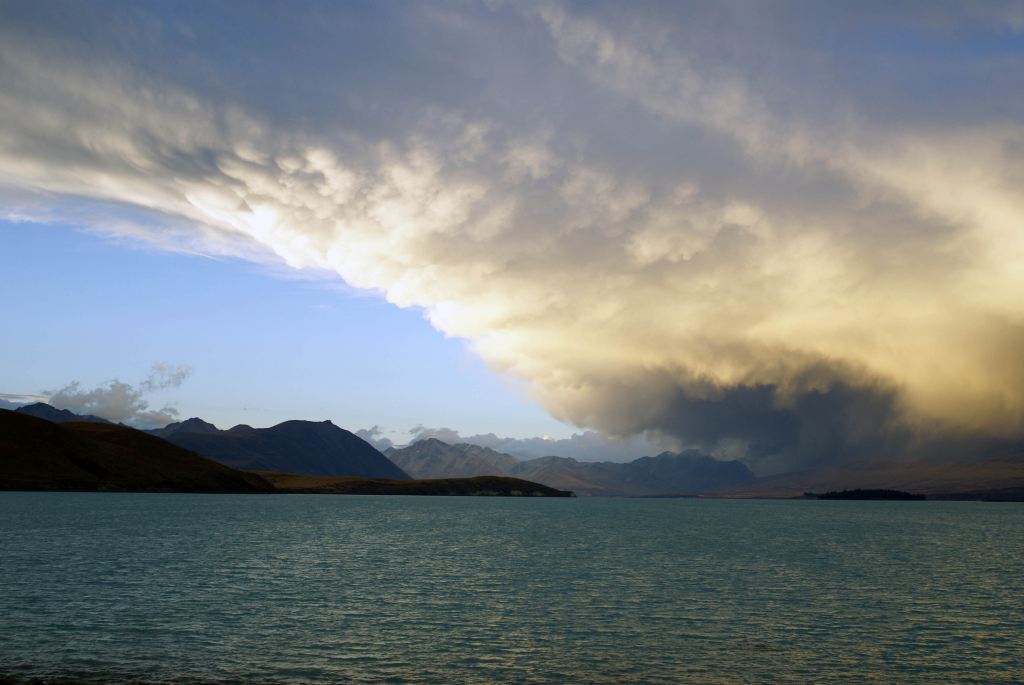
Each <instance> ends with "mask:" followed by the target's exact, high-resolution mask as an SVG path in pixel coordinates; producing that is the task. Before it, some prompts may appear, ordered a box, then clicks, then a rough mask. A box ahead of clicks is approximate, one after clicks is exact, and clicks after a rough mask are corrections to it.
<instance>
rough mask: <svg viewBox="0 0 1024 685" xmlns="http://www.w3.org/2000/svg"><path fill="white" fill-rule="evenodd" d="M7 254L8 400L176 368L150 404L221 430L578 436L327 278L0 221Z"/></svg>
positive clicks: (398, 314)
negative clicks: (181, 372) (330, 425)
mask: <svg viewBox="0 0 1024 685" xmlns="http://www.w3.org/2000/svg"><path fill="white" fill-rule="evenodd" d="M0 246H2V249H0V272H2V273H3V274H4V281H5V290H6V291H7V292H8V294H9V296H8V297H5V298H4V305H3V320H4V329H5V331H8V333H7V334H6V335H4V336H2V337H0V358H2V359H3V360H4V365H3V370H2V374H0V385H2V387H0V391H2V392H4V393H9V394H45V391H46V390H53V389H56V388H60V387H62V386H64V385H66V384H67V383H68V382H70V381H72V380H78V381H80V382H81V383H82V385H83V386H85V387H94V386H100V385H103V384H105V383H106V382H107V381H108V380H110V379H114V378H118V379H120V380H122V381H125V382H129V383H134V382H136V381H137V380H138V379H141V378H143V377H145V375H146V374H147V372H148V370H149V368H150V367H151V366H152V364H153V363H155V362H167V363H173V364H187V365H189V366H191V367H192V375H191V376H190V377H189V378H188V379H187V380H186V381H185V382H184V383H183V384H182V385H181V386H180V387H177V388H171V389H167V390H163V391H159V392H156V393H152V394H150V395H149V396H148V397H147V399H148V400H149V401H150V404H151V405H152V406H157V405H162V404H163V403H171V405H172V406H174V407H176V408H177V409H178V411H179V412H180V413H181V418H186V417H190V416H201V417H203V418H205V419H206V420H208V421H211V422H213V423H216V424H217V425H219V426H221V427H229V426H232V425H235V424H238V423H249V424H251V425H255V426H266V425H273V424H274V423H277V422H280V421H284V420H287V419H292V418H304V419H311V420H324V419H331V420H333V421H334V422H335V423H337V424H338V425H341V426H345V427H348V428H350V429H352V430H355V429H357V428H368V427H370V426H373V425H379V426H380V427H381V428H383V429H384V430H385V432H386V433H388V434H390V437H392V439H396V440H398V441H402V440H403V439H407V438H408V434H407V431H408V430H409V429H410V428H412V427H414V426H416V425H418V424H425V425H428V426H450V427H452V428H455V429H457V430H461V431H462V432H464V433H466V434H471V433H487V432H491V431H494V430H500V431H501V432H502V433H503V434H507V435H510V436H514V437H527V436H536V435H544V434H551V435H556V436H559V437H562V436H565V435H567V434H568V433H569V429H568V428H567V427H566V426H565V425H563V424H560V423H558V422H556V421H554V420H553V419H551V418H550V416H549V415H548V414H547V412H545V411H544V410H543V409H541V408H540V407H539V406H538V405H537V404H536V403H534V402H532V401H531V400H530V399H529V398H528V397H527V393H526V390H525V388H523V387H522V386H521V385H517V384H516V383H515V382H514V381H511V380H509V379H507V378H504V377H501V376H498V375H496V374H494V373H492V372H491V371H489V370H488V369H487V368H486V366H485V364H484V363H483V362H482V361H481V360H480V359H479V357H477V356H476V355H474V354H472V353H471V352H470V351H469V350H467V348H466V344H465V343H464V342H463V341H460V340H456V339H451V338H445V337H444V336H443V335H442V334H440V333H439V332H438V331H437V330H435V329H434V328H432V327H431V326H430V324H429V323H427V321H425V320H424V318H423V315H422V312H421V311H419V310H417V309H399V308H398V307H395V306H394V305H390V304H388V303H387V302H384V301H383V300H382V299H381V298H379V297H377V296H374V295H372V294H364V295H360V294H357V293H354V292H352V291H350V290H347V289H344V288H339V287H338V284H337V281H336V279H328V278H327V277H326V276H325V274H322V273H321V274H315V275H314V274H311V275H309V276H305V277H304V276H303V275H302V274H293V273H285V272H282V271H281V270H279V269H274V268H272V267H269V266H261V265H256V264H253V263H251V262H245V261H241V260H238V259H232V258H219V259H211V258H205V257H199V256H194V255H187V254H176V253H170V252H165V251H159V250H156V249H154V248H152V247H151V246H148V245H146V244H144V243H140V242H138V241H132V240H126V239H112V238H109V237H104V236H100V235H95V234H90V233H88V232H84V231H81V230H75V229H74V227H71V226H67V225H59V224H52V225H38V224H26V223H13V222H10V221H4V222H0ZM15 293H16V296H12V295H14V294H15Z"/></svg>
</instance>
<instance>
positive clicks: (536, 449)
mask: <svg viewBox="0 0 1024 685" xmlns="http://www.w3.org/2000/svg"><path fill="white" fill-rule="evenodd" d="M409 434H410V435H411V436H412V439H411V440H409V442H410V444H411V443H414V442H416V441H418V440H426V439H427V438H437V439H438V440H440V441H442V442H446V443H448V444H449V445H455V444H458V443H462V442H465V443H469V444H471V445H480V446H481V447H490V448H491V449H493V450H496V451H498V452H504V453H505V454H511V455H512V456H514V457H519V458H520V459H533V458H536V457H552V456H554V457H572V458H573V459H578V460H579V461H632V460H634V459H637V458H639V457H643V456H652V455H656V454H660V453H662V452H664V451H666V450H677V449H679V445H678V442H677V441H676V440H674V439H672V438H668V437H667V436H644V435H634V436H629V437H627V438H622V439H613V438H609V437H608V436H606V435H604V434H602V433H598V432H596V431H590V430H588V431H583V432H582V433H573V435H572V437H569V438H559V439H555V438H551V437H537V438H502V437H498V436H497V435H495V434H494V433H484V434H479V435H467V436H462V435H460V434H459V432H458V431H456V430H453V429H451V428H427V427H426V426H416V427H414V428H413V429H411V430H410V431H409Z"/></svg>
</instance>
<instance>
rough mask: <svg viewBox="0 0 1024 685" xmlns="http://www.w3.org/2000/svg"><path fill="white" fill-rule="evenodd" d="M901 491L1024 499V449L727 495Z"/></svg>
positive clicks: (778, 482) (859, 467)
mask: <svg viewBox="0 0 1024 685" xmlns="http://www.w3.org/2000/svg"><path fill="white" fill-rule="evenodd" d="M842 490H902V491H905V492H909V493H913V494H918V495H927V496H928V497H929V498H953V499H1024V453H1017V454H1009V455H1004V456H1000V457H991V458H984V459H971V460H944V459H932V460H909V461H894V460H881V459H877V460H871V461H861V462H855V463H852V464H846V465H843V466H836V467H832V468H827V469H820V470H815V471H801V472H798V473H785V474H781V475H777V476H769V477H766V478H759V479H757V480H755V481H751V482H749V483H746V484H744V485H743V486H741V487H737V488H731V489H729V490H726V491H724V492H723V493H722V494H723V495H725V496H731V497H799V496H800V495H802V494H803V493H805V492H818V493H822V492H828V491H842Z"/></svg>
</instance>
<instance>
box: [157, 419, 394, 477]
mask: <svg viewBox="0 0 1024 685" xmlns="http://www.w3.org/2000/svg"><path fill="white" fill-rule="evenodd" d="M148 432H149V433H150V434H151V435H155V436H158V437H161V438H163V439H164V440H167V441H168V442H170V443H172V444H175V445H177V446H179V447H184V448H185V449H189V450H192V451H193V452H196V453H198V454H201V455H203V456H204V457H209V458H210V459H214V460H216V461H219V462H220V463H222V464H225V465H227V466H230V467H232V468H236V469H245V470H249V471H282V472H285V473H292V474H297V475H304V476H355V477H360V478H388V479H392V480H409V475H408V474H406V473H405V472H404V471H403V470H402V469H400V468H399V467H397V466H395V465H394V464H393V463H392V462H391V461H390V460H389V459H388V458H387V457H385V456H384V455H383V454H381V453H380V452H379V451H377V449H376V448H375V447H373V446H372V445H371V444H370V443H368V442H366V441H365V440H363V439H362V438H360V437H358V436H356V435H355V434H353V433H350V432H349V431H347V430H345V429H344V428H338V427H337V426H335V425H334V424H333V423H331V422H330V421H321V422H315V421H285V422H284V423H279V424H277V425H276V426H272V427H270V428H253V427H251V426H245V425H240V426H235V427H234V428H230V429H228V430H220V429H218V428H217V427H216V426H214V425H213V424H212V423H207V422H206V421H203V420H202V419H196V418H193V419H189V420H187V421H182V422H180V423H172V424H170V425H167V426H165V427H163V428H159V429H156V430H151V431H148Z"/></svg>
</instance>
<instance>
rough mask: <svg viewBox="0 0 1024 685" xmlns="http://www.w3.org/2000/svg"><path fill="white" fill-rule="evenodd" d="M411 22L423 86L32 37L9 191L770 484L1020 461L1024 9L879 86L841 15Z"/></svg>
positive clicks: (528, 13)
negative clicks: (834, 463)
mask: <svg viewBox="0 0 1024 685" xmlns="http://www.w3.org/2000/svg"><path fill="white" fill-rule="evenodd" d="M97 11H99V10H97ZM240 11H241V10H240ZM403 11H404V13H405V14H408V15H411V16H396V17H392V18H391V19H392V22H393V25H397V26H405V25H409V26H416V27H417V30H416V31H412V32H410V33H409V34H408V35H405V34H403V36H404V38H405V39H406V42H404V43H398V44H391V43H388V42H387V41H380V44H382V45H383V44H389V45H392V48H391V49H393V50H397V51H404V52H402V56H403V58H404V59H405V61H406V62H407V63H409V64H417V65H420V66H418V67H417V69H419V70H420V71H418V72H417V74H416V79H414V80H413V82H410V83H408V84H401V86H400V87H399V86H396V85H395V83H394V78H395V76H394V72H393V71H389V68H390V67H389V65H390V64H392V63H393V60H394V59H395V56H394V55H392V54H383V53H381V54H377V53H372V52H371V53H367V54H362V53H359V54H357V55H356V54H347V53H342V54H333V53H331V54H326V53H325V54H321V53H322V52H323V51H324V50H325V49H326V48H323V47H322V46H321V47H320V48H318V47H316V46H317V44H316V43H310V49H309V50H307V51H306V52H304V53H302V54H301V55H294V54H291V53H288V54H280V55H273V56H272V57H273V58H274V59H276V61H275V62H274V63H273V66H274V68H277V69H280V70H281V74H287V76H282V75H278V76H275V72H274V71H273V69H271V65H270V64H269V63H268V65H267V71H266V72H265V76H264V77H265V78H266V79H267V80H266V82H261V83H259V84H255V82H253V81H251V79H250V78H249V76H250V74H248V73H245V74H242V73H236V72H233V71H231V67H230V66H226V65H222V64H219V63H216V62H213V61H210V57H209V55H210V54H213V53H215V52H216V51H214V50H211V46H210V45H204V44H202V43H201V41H199V42H197V41H196V39H194V36H195V35H197V34H196V31H198V30H200V29H201V27H199V26H198V25H197V26H193V27H191V29H190V33H182V35H183V36H186V37H185V38H182V37H181V36H178V35H177V34H176V33H175V29H174V28H173V27H174V26H176V24H175V23H174V22H173V21H171V20H167V19H161V18H160V17H148V18H147V19H146V21H141V20H140V23H139V25H138V26H135V25H132V24H131V22H130V21H129V20H127V19H119V21H117V22H113V21H110V22H107V23H104V21H96V22H94V24H95V25H93V24H89V23H87V22H85V23H83V24H82V26H85V27H86V28H82V26H78V25H76V26H77V28H76V29H75V30H76V31H78V32H82V33H87V28H88V27H89V26H91V27H92V28H91V29H88V30H91V31H93V34H89V35H87V36H86V37H85V38H84V39H79V40H75V39H74V35H72V33H73V32H72V33H68V32H67V31H63V32H62V30H61V29H60V27H54V26H51V25H50V24H49V23H47V22H45V21H42V20H40V19H39V18H38V17H35V16H34V15H32V13H31V12H28V11H26V12H23V13H22V14H23V15H24V16H22V15H18V16H12V17H11V20H10V21H7V22H4V23H3V26H4V28H3V29H0V31H2V34H0V38H2V40H0V85H2V88H0V121H2V122H3V124H2V126H0V169H2V172H0V185H2V186H4V188H5V189H6V190H5V197H8V198H12V200H11V202H12V203H16V204H18V206H16V207H13V209H12V211H18V212H22V213H26V212H27V213H31V208H32V206H33V205H37V204H39V203H40V202H43V203H45V204H46V205H47V207H48V211H50V212H58V213H61V212H62V213H63V214H64V215H66V216H67V217H71V218H76V217H77V219H78V220H79V221H82V222H86V221H90V216H86V215H83V214H82V211H81V207H80V202H81V198H88V199H89V200H91V201H92V202H93V203H94V205H93V208H94V210H95V206H99V207H107V208H111V207H116V206H131V207H133V208H140V209H144V210H147V211H149V212H150V213H151V219H150V220H149V221H138V222H133V223H132V224H131V225H130V226H124V228H122V229H111V228H110V225H104V227H105V230H108V231H109V230H117V231H120V232H128V233H131V234H132V235H135V236H148V237H149V238H150V239H152V240H154V241H155V242H157V243H158V244H165V245H181V244H187V246H188V249H193V250H198V251H203V250H212V251H216V252H218V253H237V254H242V255H246V256H253V255H258V254H259V253H260V251H261V250H263V251H265V252H266V253H270V254H274V255H276V256H277V258H279V259H280V260H282V261H283V262H285V263H286V264H288V265H289V266H292V267H295V268H304V267H316V268H320V269H330V270H333V271H335V272H337V273H338V274H339V276H340V277H341V278H343V279H344V280H345V281H346V282H347V283H349V284H350V285H352V286H354V287H357V288H364V289H369V290H373V291H377V292H379V293H381V294H382V295H383V296H384V297H386V298H387V299H388V300H389V301H391V302H393V303H395V304H397V305H399V306H403V307H407V306H419V307H423V308H424V309H425V311H426V312H427V315H428V317H429V319H430V321H431V322H432V323H433V324H434V326H436V327H437V328H438V329H439V330H440V331H442V332H444V333H445V334H446V335H451V336H458V337H463V338H466V339H468V340H470V341H472V343H473V346H474V349H475V350H476V351H477V352H478V353H479V354H480V355H481V356H482V357H483V358H484V359H486V360H487V361H488V362H489V363H490V364H491V365H492V366H493V367H494V368H496V369H498V370H500V371H503V372H505V373H509V374H514V375H516V376H519V377H520V378H523V379H525V380H526V381H527V382H528V383H529V385H530V387H531V388H532V391H533V394H534V396H535V397H536V398H537V399H538V400H539V401H540V402H541V403H542V404H543V405H544V406H545V407H547V408H548V409H549V410H550V411H551V412H552V414H553V415H554V416H555V417H557V418H559V419H561V420H565V421H568V422H571V423H573V424H576V425H578V426H583V427H591V428H596V429H599V430H601V431H603V432H605V433H606V434H608V435H611V436H619V437H626V436H631V435H638V434H643V433H648V434H653V433H660V434H663V435H665V436H669V437H670V438H671V439H673V440H674V441H676V442H678V443H679V444H680V445H681V446H684V447H697V448H700V449H704V450H708V451H712V452H714V453H716V454H721V455H723V456H731V457H742V458H745V459H747V460H748V461H749V462H751V463H752V464H754V465H755V466H758V467H759V468H761V469H762V470H764V471H770V470H779V469H783V468H796V467H803V466H808V465H812V464H814V463H816V462H819V461H821V460H830V459H831V460H840V459H847V458H857V457H867V456H886V455H892V456H897V455H900V454H905V453H908V452H915V451H916V452H926V453H927V452H932V451H934V450H936V449H938V448H939V447H940V446H941V445H944V444H954V443H955V444H956V445H958V448H960V449H967V450H970V449H979V448H980V446H983V445H989V444H997V443H1000V442H1001V441H1014V440H1021V439H1024V356H1022V355H1020V352H1019V351H1020V350H1021V349H1024V298H1022V297H1021V293H1024V231H1022V230H1021V226H1024V194H1022V193H1021V192H1020V188H1021V187H1022V186H1024V123H1022V122H1024V101H1022V100H1021V99H1020V95H1019V93H1020V92H1022V90H1021V89H1020V88H1019V85H1020V83H1019V74H1020V73H1022V71H1024V56H1022V55H1021V54H1020V52H1019V50H1018V51H1014V49H1013V48H1012V47H1010V48H1004V49H1003V52H1000V53H999V54H996V55H993V54H992V52H991V51H989V52H986V51H984V50H978V49H974V48H975V47H976V46H972V45H971V44H969V41H971V40H976V38H975V37H976V36H978V35H981V36H985V35H1005V34H1007V33H1009V34H1013V33H1014V32H1017V34H1016V35H1019V32H1020V31H1021V24H1020V22H1019V17H1018V16H1017V15H1016V14H1014V13H1013V12H1007V11H1005V8H1004V6H1002V5H986V4H978V5H974V6H972V8H970V10H961V9H960V8H957V7H955V6H946V5H942V4H936V5H934V6H929V7H925V8H923V9H920V10H913V9H908V8H905V9H901V10H899V11H898V12H896V13H895V14H893V15H892V16H889V17H886V18H885V20H884V23H885V30H886V31H888V32H893V31H896V32H900V31H902V32H904V33H906V34H908V35H911V34H912V37H913V38H914V40H915V41H917V42H916V43H914V44H918V45H919V44H922V42H924V43H926V44H928V45H933V46H935V47H936V50H935V51H934V52H935V53H936V54H941V55H943V56H942V57H937V58H936V60H937V61H936V62H935V63H934V64H933V63H928V62H924V63H922V61H921V59H919V54H906V55H905V54H902V53H901V52H900V51H899V50H898V49H895V48H892V47H891V41H890V43H887V44H886V45H888V46H889V47H887V48H886V50H888V52H887V53H885V54H884V56H885V62H884V69H881V68H879V65H877V64H876V63H874V62H873V61H872V60H874V59H876V58H877V53H874V52H872V51H871V49H870V47H869V48H864V47H862V46H864V45H867V46H872V45H874V46H876V47H877V46H878V45H879V42H880V41H881V40H882V38H881V36H882V35H883V34H882V33H879V31H878V29H879V24H878V19H877V17H875V16H874V15H873V14H872V13H871V12H864V13H861V14H858V13H857V12H856V11H852V10H848V9H834V10H832V9H827V8H821V9H815V10H814V11H811V10H807V11H804V10H801V11H800V12H799V13H798V15H799V16H797V15H794V14H793V12H792V11H791V10H788V9H786V7H784V6H778V7H772V8H768V7H765V8H759V6H755V7H751V8H748V9H747V10H744V11H741V12H738V11H735V10H734V9H731V8H730V7H726V6H724V5H722V6H718V7H712V6H703V7H696V8H687V7H684V6H679V7H668V8H666V7H660V6H656V5H649V6H647V5H645V6H639V7H635V8H634V9H633V10H632V11H631V12H630V13H628V14H627V13H626V9H625V7H624V6H623V7H619V8H616V7H614V6H612V7H610V8H609V7H597V6H594V7H591V8H582V9H581V8H576V7H572V6H569V5H562V4H559V3H551V4H548V3H542V4H536V5H529V6H525V7H524V6H521V5H518V4H516V5H514V6H506V5H502V4H500V3H494V4H490V5H485V6H480V7H475V8H462V10H461V11H456V10H450V9H446V8H438V7H431V8H416V7H409V8H406V9H405V10H403ZM833 11H834V12H836V13H838V14H842V15H843V16H833V15H830V14H829V12H833ZM12 14H17V13H13V12H12ZM101 19H103V18H102V17H101ZM108 19H109V18H108ZM334 19H336V20H337V22H338V23H337V25H338V26H347V25H348V24H346V23H345V22H346V21H349V20H350V19H351V18H348V17H334ZM343 19H344V21H343ZM290 21H294V22H295V25H296V26H298V27H299V29H301V30H302V31H306V32H308V31H312V30H313V29H312V28H310V26H312V24H310V25H309V26H307V25H304V24H302V13H301V12H297V13H296V17H295V18H294V19H292V20H290ZM309 21H310V22H313V21H315V22H316V24H315V27H316V31H323V32H325V33H323V34H317V35H321V38H322V39H323V41H324V42H323V45H344V44H345V41H341V40H337V41H333V42H332V41H330V40H328V39H329V38H330V30H331V27H332V26H333V24H332V23H331V21H329V20H328V19H325V18H324V17H323V16H320V15H317V16H316V17H313V18H309ZM125 22H128V23H127V24H126V23H125ZM300 25H301V26H300ZM111 26H116V27H118V28H116V29H114V28H110V27H111ZM836 26H841V27H842V29H840V30H838V32H837V30H836V29H835V27H836ZM154 27H156V28H154ZM821 27H831V28H830V30H829V31H823V30H819V29H821ZM293 28H294V27H293ZM961 28H962V31H961ZM113 30H118V31H121V32H122V33H121V34H119V40H118V41H112V40H105V37H106V34H107V32H109V31H113ZM296 30H298V29H296ZM133 31H135V32H136V33H137V34H138V35H136V34H135V33H133ZM190 35H191V36H193V38H189V37H188V36H190ZM303 35H305V34H303ZM885 35H888V34H885ZM707 36H712V37H713V38H714V39H713V40H711V39H708V38H707ZM220 39H221V37H220V36H219V35H218V37H217V40H218V41H219V40H220ZM524 41H529V44H531V45H533V46H534V49H532V50H530V51H529V52H528V53H527V52H524V51H523V50H522V48H521V45H522V44H523V42H524ZM816 41H817V42H816ZM965 41H966V43H965ZM257 43H259V41H257ZM211 45H212V44H211ZM260 45H262V44H260ZM97 46H102V47H97ZM440 46H445V47H444V49H443V50H442V49H441V47H440ZM237 48H238V50H240V51H241V54H247V55H249V56H250V57H251V58H252V59H253V60H257V61H259V60H260V59H264V58H266V56H264V55H262V54H261V53H260V52H259V50H260V49H262V48H253V47H251V46H250V47H248V48H247V47H246V46H245V45H240V46H237ZM940 48H941V49H940ZM162 49H163V50H165V51H166V53H167V54H174V55H175V56H176V57H175V59H174V63H175V64H177V65H179V66H180V70H179V71H178V72H176V73H173V74H172V73H168V72H167V71H166V70H165V69H163V68H161V67H160V65H161V64H164V63H166V59H165V58H166V55H162V53H161V52H160V51H161V50H162ZM247 49H248V50H250V52H245V50H247ZM339 49H341V48H339ZM879 49H881V48H879ZM179 55H185V56H188V59H178V56H179ZM307 55H316V56H319V57H322V58H323V63H324V64H325V63H330V64H332V65H340V66H339V67H338V69H339V71H336V70H334V69H329V68H323V64H321V63H306V62H302V60H303V59H306V58H307ZM161 60H163V61H161ZM289 60H291V62H289ZM353 60H354V61H353ZM355 63H358V64H359V65H360V70H359V71H358V72H356V71H351V70H349V71H346V69H347V67H346V66H345V65H347V64H355ZM455 65H460V66H458V67H456V66H455ZM922 69H923V70H925V71H926V72H928V73H933V74H934V75H935V76H936V79H937V80H936V81H935V82H936V83H938V82H939V80H938V79H940V78H941V83H942V84H943V85H942V86H941V87H940V86H932V87H931V88H930V89H929V88H925V87H924V86H923V85H918V81H916V80H915V79H916V78H918V77H919V75H920V74H922V73H923V72H922ZM246 83H250V84H253V85H252V86H251V87H250V88H246V87H245V85H244V84H246ZM1014 83H1016V86H1017V87H1016V88H1014V87H1011V86H1013V84H1014ZM239 84H242V85H239ZM979 89H981V90H979ZM270 92H272V93H274V98H269V96H267V95H265V94H266V93H270ZM221 93H222V94H221ZM291 102H296V103H299V104H302V105H303V107H301V108H299V109H292V108H290V105H289V103H291ZM922 102H924V103H930V105H931V106H922V105H921V104H919V103H922ZM62 198H63V199H62ZM109 211H110V212H111V213H116V212H115V211H114V210H113V209H110V210H109ZM92 220H93V221H94V222H95V223H97V224H100V223H102V221H100V220H97V219H96V218H95V217H92ZM105 390H107V391H110V393H111V394H113V392H114V390H113V386H111V388H107V389H105ZM67 394H68V396H69V397H79V396H83V395H88V393H82V392H81V391H80V390H79V389H78V388H73V389H71V390H69V391H68V393H67ZM125 396H126V397H128V396H130V395H129V394H128V393H125Z"/></svg>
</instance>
